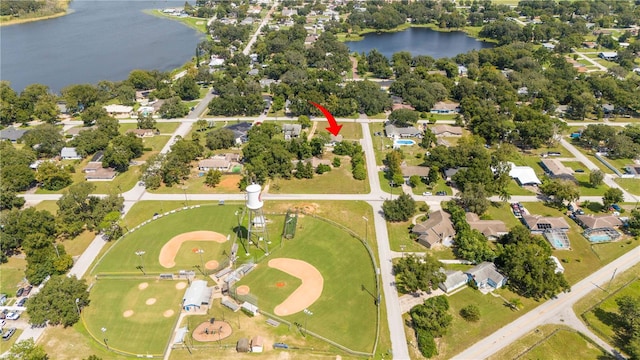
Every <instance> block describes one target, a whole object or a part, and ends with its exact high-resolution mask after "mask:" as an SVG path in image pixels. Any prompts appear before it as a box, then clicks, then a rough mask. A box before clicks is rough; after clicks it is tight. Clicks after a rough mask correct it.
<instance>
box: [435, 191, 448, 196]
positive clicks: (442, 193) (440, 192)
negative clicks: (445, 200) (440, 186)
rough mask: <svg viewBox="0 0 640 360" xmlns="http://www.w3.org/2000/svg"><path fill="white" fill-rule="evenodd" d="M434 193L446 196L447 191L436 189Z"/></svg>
mask: <svg viewBox="0 0 640 360" xmlns="http://www.w3.org/2000/svg"><path fill="white" fill-rule="evenodd" d="M436 195H438V196H447V192H446V191H438V192H437V193H436Z"/></svg>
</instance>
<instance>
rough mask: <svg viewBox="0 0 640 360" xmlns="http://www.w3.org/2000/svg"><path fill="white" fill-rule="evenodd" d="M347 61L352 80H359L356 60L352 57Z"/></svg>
mask: <svg viewBox="0 0 640 360" xmlns="http://www.w3.org/2000/svg"><path fill="white" fill-rule="evenodd" d="M349 60H351V74H352V76H353V80H360V76H358V60H356V58H354V57H353V56H349Z"/></svg>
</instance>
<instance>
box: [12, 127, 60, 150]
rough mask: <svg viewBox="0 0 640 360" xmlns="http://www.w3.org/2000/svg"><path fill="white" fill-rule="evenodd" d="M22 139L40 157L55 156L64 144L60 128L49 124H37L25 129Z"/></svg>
mask: <svg viewBox="0 0 640 360" xmlns="http://www.w3.org/2000/svg"><path fill="white" fill-rule="evenodd" d="M22 141H23V142H24V144H25V145H26V146H28V147H29V148H31V149H33V150H34V151H35V152H36V154H37V155H38V156H42V157H54V156H57V155H59V154H60V150H61V149H62V147H63V146H64V139H63V138H62V135H61V134H60V130H59V129H58V128H56V127H55V126H53V125H51V124H42V125H38V126H36V127H34V128H33V129H31V130H29V131H27V132H26V133H25V134H24V136H23V137H22Z"/></svg>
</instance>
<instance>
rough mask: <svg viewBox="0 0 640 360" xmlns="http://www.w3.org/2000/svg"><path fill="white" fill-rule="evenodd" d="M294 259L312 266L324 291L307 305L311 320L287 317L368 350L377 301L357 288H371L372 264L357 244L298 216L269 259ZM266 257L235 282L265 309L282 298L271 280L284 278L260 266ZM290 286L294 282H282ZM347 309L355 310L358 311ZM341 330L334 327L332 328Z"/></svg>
mask: <svg viewBox="0 0 640 360" xmlns="http://www.w3.org/2000/svg"><path fill="white" fill-rule="evenodd" d="M282 257H284V258H294V259H300V260H304V261H306V262H308V263H309V264H311V265H313V266H314V267H315V268H316V269H318V270H319V271H320V273H322V276H323V278H324V286H323V291H322V293H323V295H322V296H321V297H320V298H319V299H318V300H317V301H316V302H314V303H313V304H312V305H311V306H310V307H309V310H311V311H312V312H313V316H312V317H311V318H310V319H305V318H306V317H307V315H305V314H304V313H302V312H299V313H296V314H292V315H289V316H284V318H285V319H287V320H289V321H292V322H293V321H297V322H299V323H304V322H305V321H307V322H308V324H307V326H308V328H309V330H311V331H313V332H316V333H318V334H320V335H323V336H325V337H328V338H330V339H332V340H334V341H336V342H338V343H340V344H342V345H344V346H346V347H348V348H350V349H353V350H358V351H372V349H373V343H374V340H375V329H376V321H375V318H376V312H377V309H376V306H375V304H374V301H373V300H374V299H373V297H372V296H371V295H370V294H369V293H368V292H367V291H363V290H362V289H361V286H364V287H366V289H368V291H375V290H374V289H375V275H374V268H373V266H372V265H371V260H370V259H369V255H368V254H367V251H366V250H365V248H364V247H363V246H362V244H361V243H360V242H359V241H358V240H356V239H353V238H352V237H351V236H350V235H349V234H348V233H346V232H345V231H343V230H341V229H339V228H337V227H334V226H330V225H328V224H327V223H326V222H323V221H320V220H317V219H313V218H310V217H304V218H300V219H299V220H298V230H297V232H296V236H295V238H294V240H292V241H289V242H287V243H286V245H285V246H284V247H282V248H276V249H274V250H273V252H272V254H271V255H270V258H282ZM266 268H267V263H266V260H265V261H263V262H261V263H260V264H258V268H257V269H256V270H254V271H253V272H251V273H250V274H248V275H247V276H246V277H244V278H243V279H242V280H240V281H239V282H238V285H249V287H250V288H251V289H252V290H251V293H252V294H253V295H255V296H257V297H258V298H259V300H258V301H259V304H258V305H259V306H260V307H261V308H262V309H264V310H265V311H268V312H273V308H274V307H275V306H276V305H277V304H278V303H279V302H280V301H281V299H284V298H286V296H287V294H286V293H274V292H273V290H274V289H273V288H272V287H273V285H274V284H275V283H276V282H278V281H282V280H284V281H287V279H290V277H288V276H281V275H282V273H281V272H279V271H265V270H264V269H266ZM285 289H286V290H288V291H292V290H293V289H294V287H293V286H291V287H289V286H286V287H285ZM352 309H358V311H357V312H354V311H352ZM338 328H339V329H341V330H340V331H335V330H336V329H338Z"/></svg>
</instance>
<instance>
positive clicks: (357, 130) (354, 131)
mask: <svg viewBox="0 0 640 360" xmlns="http://www.w3.org/2000/svg"><path fill="white" fill-rule="evenodd" d="M325 125H326V123H320V124H318V128H317V129H316V134H317V133H319V132H320V131H321V132H324V133H327V134H328V133H329V132H328V131H326V130H324V128H325V127H326V126H325ZM340 125H342V129H340V135H342V138H343V139H345V140H359V139H362V125H361V124H358V123H351V122H341V123H340Z"/></svg>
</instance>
